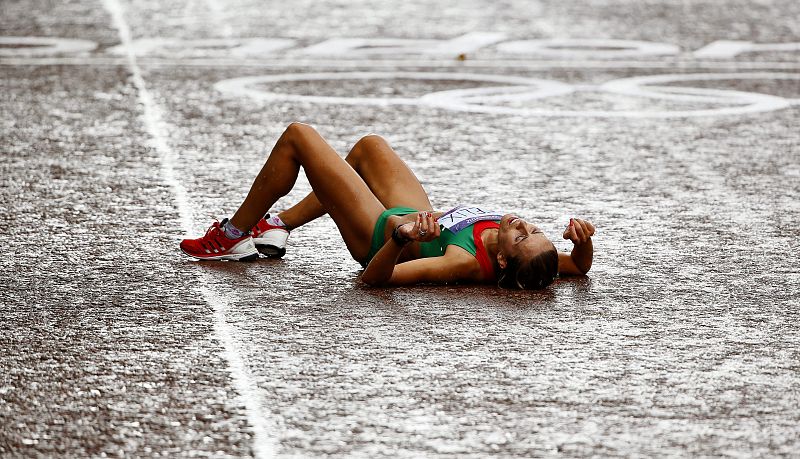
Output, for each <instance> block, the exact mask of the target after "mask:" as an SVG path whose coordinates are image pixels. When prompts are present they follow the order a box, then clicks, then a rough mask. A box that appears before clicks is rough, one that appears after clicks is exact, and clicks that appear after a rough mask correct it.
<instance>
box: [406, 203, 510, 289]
mask: <svg viewBox="0 0 800 459" xmlns="http://www.w3.org/2000/svg"><path fill="white" fill-rule="evenodd" d="M502 216H503V213H500V212H494V211H490V210H486V209H484V208H481V207H479V206H466V205H460V206H457V207H454V208H453V209H450V210H448V211H447V212H445V213H444V214H443V215H442V216H441V217H439V219H438V222H439V225H440V227H441V230H442V231H441V235H440V236H439V237H438V238H436V239H434V240H433V241H430V242H426V243H423V244H421V255H422V257H423V258H427V257H440V256H442V255H444V252H445V250H447V246H448V245H455V246H457V247H461V248H462V249H464V250H466V251H467V252H469V253H470V254H471V255H472V256H474V257H475V258H476V259H477V260H478V264H480V266H481V272H482V273H483V277H484V279H486V280H494V279H495V272H494V264H493V263H492V260H491V259H489V254H488V253H487V252H486V247H484V246H483V240H482V239H481V233H483V232H484V231H485V230H487V229H491V228H500V224H499V222H500V218H501V217H502Z"/></svg>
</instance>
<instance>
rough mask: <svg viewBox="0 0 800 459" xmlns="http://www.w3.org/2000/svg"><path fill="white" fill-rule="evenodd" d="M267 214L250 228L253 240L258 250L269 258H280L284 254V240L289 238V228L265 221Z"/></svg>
mask: <svg viewBox="0 0 800 459" xmlns="http://www.w3.org/2000/svg"><path fill="white" fill-rule="evenodd" d="M267 218H269V214H267V215H266V216H265V217H264V218H262V219H261V220H259V221H258V223H256V226H254V227H253V229H251V230H250V234H252V235H253V242H254V243H255V245H256V249H258V251H259V252H261V253H262V254H264V255H266V256H267V257H269V258H280V257H282V256H284V255H286V240H287V239H289V230H287V229H286V227H284V226H275V225H270V224H269V223H267V220H266V219H267Z"/></svg>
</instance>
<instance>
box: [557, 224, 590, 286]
mask: <svg viewBox="0 0 800 459" xmlns="http://www.w3.org/2000/svg"><path fill="white" fill-rule="evenodd" d="M594 231H595V229H594V225H592V224H591V223H589V222H588V221H586V220H581V219H578V218H573V219H570V223H569V226H568V227H567V229H566V230H565V231H564V239H569V240H571V241H572V243H573V244H575V246H574V247H573V249H572V252H571V253H563V252H562V253H559V254H558V273H559V274H561V275H567V276H581V275H584V274H586V273H587V272H589V269H591V268H592V258H593V257H594V247H593V246H592V236H593V235H594Z"/></svg>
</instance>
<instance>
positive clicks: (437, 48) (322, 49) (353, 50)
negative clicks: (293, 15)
mask: <svg viewBox="0 0 800 459" xmlns="http://www.w3.org/2000/svg"><path fill="white" fill-rule="evenodd" d="M505 38H506V35H505V34H504V33H496V32H471V33H467V34H464V35H461V36H460V37H455V38H452V39H450V40H436V39H410V38H332V39H329V40H326V41H323V42H322V43H318V44H316V45H312V46H309V47H306V48H302V49H300V50H297V51H296V53H297V54H303V55H310V56H341V55H345V56H372V55H376V54H393V55H398V54H421V55H437V54H449V55H452V56H457V55H459V54H462V53H472V52H475V51H477V50H478V49H480V48H484V47H486V46H489V45H492V44H494V43H497V42H499V41H502V40H505Z"/></svg>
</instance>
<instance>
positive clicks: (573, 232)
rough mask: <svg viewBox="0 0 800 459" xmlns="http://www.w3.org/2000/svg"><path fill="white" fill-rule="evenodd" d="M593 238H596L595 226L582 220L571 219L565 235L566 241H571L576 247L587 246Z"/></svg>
mask: <svg viewBox="0 0 800 459" xmlns="http://www.w3.org/2000/svg"><path fill="white" fill-rule="evenodd" d="M592 236H594V225H592V224H591V223H589V222H588V221H586V220H581V219H580V218H570V219H569V225H568V226H567V229H565V230H564V235H563V237H564V239H569V240H570V241H572V243H573V244H575V245H576V246H579V245H583V244H586V243H587V242H589V241H590V240H591V238H592Z"/></svg>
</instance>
